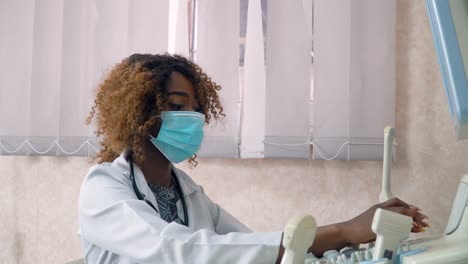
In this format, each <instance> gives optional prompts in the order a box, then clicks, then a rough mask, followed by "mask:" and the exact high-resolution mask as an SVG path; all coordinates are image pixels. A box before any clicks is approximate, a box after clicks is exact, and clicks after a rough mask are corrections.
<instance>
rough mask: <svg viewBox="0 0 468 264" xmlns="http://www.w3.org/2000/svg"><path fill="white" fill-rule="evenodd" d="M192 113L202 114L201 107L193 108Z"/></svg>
mask: <svg viewBox="0 0 468 264" xmlns="http://www.w3.org/2000/svg"><path fill="white" fill-rule="evenodd" d="M193 111H195V112H198V113H203V109H202V108H201V107H195V108H194V109H193Z"/></svg>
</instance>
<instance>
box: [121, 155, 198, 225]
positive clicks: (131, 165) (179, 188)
mask: <svg viewBox="0 0 468 264" xmlns="http://www.w3.org/2000/svg"><path fill="white" fill-rule="evenodd" d="M127 161H128V162H129V163H130V180H131V181H132V187H133V191H134V192H135V194H136V196H137V198H138V200H141V201H145V202H146V203H147V204H148V205H149V206H151V208H153V209H154V210H155V211H156V213H158V214H159V211H158V209H156V207H155V206H154V205H153V204H152V203H151V202H150V201H148V200H147V199H146V198H145V196H144V195H143V194H141V193H140V191H139V190H138V187H137V185H136V182H135V174H134V172H133V162H132V157H131V153H129V155H127ZM171 175H172V178H173V179H174V181H175V187H176V191H177V194H178V195H179V197H180V201H181V202H182V208H183V209H184V222H183V224H184V225H185V226H187V227H188V226H189V219H188V213H187V204H186V203H185V199H184V193H183V192H182V188H181V187H180V183H179V179H178V178H177V176H176V175H175V173H174V171H173V170H171Z"/></svg>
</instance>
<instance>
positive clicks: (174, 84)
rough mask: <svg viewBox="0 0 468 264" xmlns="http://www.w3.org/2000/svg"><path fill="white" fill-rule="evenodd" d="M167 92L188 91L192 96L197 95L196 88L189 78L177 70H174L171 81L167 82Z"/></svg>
mask: <svg viewBox="0 0 468 264" xmlns="http://www.w3.org/2000/svg"><path fill="white" fill-rule="evenodd" d="M167 92H168V93H172V92H179V93H186V94H188V95H189V96H192V97H194V96H195V90H194V88H193V85H192V82H191V81H190V80H188V79H187V78H186V77H185V76H184V75H183V74H181V73H180V72H176V71H173V72H172V73H171V75H170V77H169V81H168V82H167Z"/></svg>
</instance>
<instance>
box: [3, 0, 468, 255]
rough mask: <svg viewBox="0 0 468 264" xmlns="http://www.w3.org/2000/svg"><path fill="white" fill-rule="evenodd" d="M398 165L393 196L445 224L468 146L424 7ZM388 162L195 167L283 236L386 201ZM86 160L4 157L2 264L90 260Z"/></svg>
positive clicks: (400, 125)
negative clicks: (84, 219) (291, 225)
mask: <svg viewBox="0 0 468 264" xmlns="http://www.w3.org/2000/svg"><path fill="white" fill-rule="evenodd" d="M397 49H398V51H397V54H398V58H397V78H398V80H397V85H398V87H397V99H396V102H397V109H396V130H397V140H398V148H397V161H396V163H395V164H394V167H393V184H392V187H393V191H394V193H395V194H396V195H397V196H399V197H401V198H402V199H404V200H406V201H408V202H411V203H415V204H417V205H419V206H420V207H421V208H423V210H424V211H425V213H426V214H427V215H429V217H430V223H431V224H432V228H431V229H430V230H429V231H428V233H429V234H431V233H439V232H442V231H443V229H444V228H445V225H446V222H447V219H448V214H449V212H450V208H451V204H452V200H453V198H454V195H455V190H456V187H457V184H458V181H459V179H460V177H461V176H462V175H463V174H466V173H468V141H464V142H460V141H456V140H455V139H454V136H453V134H454V133H453V129H452V125H451V121H450V118H449V112H448V105H447V100H446V97H445V94H444V91H443V88H442V82H441V77H440V73H439V68H438V64H437V60H436V57H435V51H434V47H433V44H432V36H431V32H430V28H429V24H428V19H427V16H426V10H425V6H424V1H422V0H419V1H407V0H400V1H398V44H397ZM381 165H382V164H381V162H364V161H363V162H344V161H303V160H280V159H278V160H273V159H265V160H222V159H209V160H208V159H206V160H204V159H201V160H200V164H199V166H198V167H197V168H196V169H193V170H191V169H188V168H187V166H186V165H183V166H181V167H183V168H186V171H187V172H188V173H189V174H191V175H192V176H193V178H194V179H195V181H197V182H198V183H199V184H201V185H202V186H203V187H204V188H205V190H206V192H207V193H208V194H209V195H210V196H211V197H212V199H213V200H215V201H216V202H218V203H219V204H221V205H222V206H223V207H225V208H226V209H227V210H228V211H230V212H231V213H232V214H234V215H235V216H237V217H238V218H239V219H240V220H242V221H243V222H245V223H246V224H247V225H249V226H250V227H251V228H253V229H254V230H258V231H263V230H281V229H283V226H284V225H285V223H286V221H287V220H288V218H289V217H290V216H291V215H292V214H293V213H294V212H309V213H311V214H313V215H314V216H315V217H316V219H317V221H318V223H319V224H327V223H332V222H337V221H342V220H346V219H348V218H350V217H352V216H354V215H356V214H358V213H359V212H361V211H362V210H364V209H366V208H367V207H368V206H370V205H371V204H372V203H375V202H376V201H377V199H378V193H379V186H380V176H381ZM89 166H90V164H89V163H88V161H87V159H86V158H53V157H6V156H2V157H0V179H1V181H0V225H1V227H0V263H22V264H23V263H64V262H66V261H69V260H72V259H74V258H79V257H80V256H82V253H81V248H80V243H79V241H78V239H77V237H76V236H75V235H74V232H75V231H76V229H77V208H76V204H77V197H78V192H79V187H80V183H81V181H82V179H83V176H84V175H85V173H86V171H87V169H88V167H89Z"/></svg>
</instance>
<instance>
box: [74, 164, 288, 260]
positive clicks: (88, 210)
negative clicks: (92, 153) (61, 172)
mask: <svg viewBox="0 0 468 264" xmlns="http://www.w3.org/2000/svg"><path fill="white" fill-rule="evenodd" d="M174 170H175V173H176V176H177V177H178V179H179V182H180V185H181V188H182V192H183V194H184V197H185V200H186V204H187V210H188V218H189V227H186V226H184V225H180V224H177V223H174V222H173V223H170V224H169V223H167V222H165V221H164V220H162V219H161V218H160V216H159V214H158V213H157V212H156V211H154V209H152V208H151V207H150V206H149V205H148V204H147V203H146V202H144V201H141V200H138V199H137V197H136V195H135V193H134V191H133V188H132V185H131V181H130V166H129V163H128V162H127V160H126V159H125V157H124V155H120V157H118V158H117V159H115V160H114V162H112V163H103V164H99V165H95V166H93V167H91V168H90V170H89V172H88V175H87V176H86V178H85V179H84V182H83V184H82V186H81V191H80V198H79V225H80V231H79V234H80V237H81V241H82V244H83V248H84V253H85V258H86V261H87V263H88V264H96V263H99V264H102V263H125V264H127V263H128V264H130V263H141V264H150V263H151V264H155V263H170V264H179V263H180V264H182V263H184V264H185V263H196V264H203V263H207V264H209V263H216V264H229V263H239V264H248V263H255V264H263V263H265V264H272V263H274V262H275V260H276V258H277V255H278V249H279V244H280V241H281V232H271V233H251V232H250V230H249V229H248V228H247V227H246V226H244V225H243V224H242V223H240V222H239V221H238V220H237V219H235V218H234V217H233V216H231V215H230V214H229V213H227V212H226V211H225V210H224V209H223V208H221V207H220V206H219V205H217V204H215V203H214V202H212V201H211V200H210V199H209V198H208V196H207V195H206V194H205V193H204V192H203V189H202V188H201V187H200V186H199V185H197V184H195V183H194V182H193V180H192V179H191V178H190V177H189V176H188V175H186V174H185V173H184V172H183V171H181V170H178V169H176V168H174ZM134 173H135V180H136V184H137V186H138V189H139V191H140V193H142V194H143V195H144V196H145V197H146V198H147V199H148V200H149V201H151V203H152V204H153V205H154V206H157V202H156V200H155V198H154V195H153V194H152V192H151V190H150V189H149V187H148V184H147V182H146V180H145V177H144V175H143V173H142V171H141V169H140V168H139V167H138V166H137V165H136V164H134ZM177 208H178V213H179V216H180V218H181V219H184V217H183V210H182V206H181V202H180V201H179V202H178V203H177Z"/></svg>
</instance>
